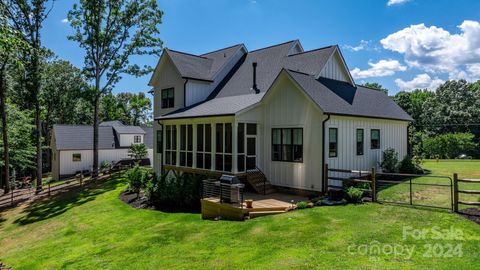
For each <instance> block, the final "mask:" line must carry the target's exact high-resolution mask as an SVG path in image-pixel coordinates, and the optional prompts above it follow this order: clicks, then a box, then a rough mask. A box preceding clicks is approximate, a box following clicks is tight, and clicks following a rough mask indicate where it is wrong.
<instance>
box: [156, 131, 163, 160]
mask: <svg viewBox="0 0 480 270" xmlns="http://www.w3.org/2000/svg"><path fill="white" fill-rule="evenodd" d="M162 136H163V134H162V130H157V154H162V153H163V138H162Z"/></svg>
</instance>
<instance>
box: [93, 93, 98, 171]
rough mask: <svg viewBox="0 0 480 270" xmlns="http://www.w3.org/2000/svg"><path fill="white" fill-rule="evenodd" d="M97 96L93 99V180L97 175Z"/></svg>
mask: <svg viewBox="0 0 480 270" xmlns="http://www.w3.org/2000/svg"><path fill="white" fill-rule="evenodd" d="M98 103H99V97H98V95H96V97H95V99H94V101H93V172H92V178H93V180H96V179H97V176H98V107H99V104H98Z"/></svg>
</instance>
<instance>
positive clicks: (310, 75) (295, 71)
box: [285, 68, 313, 77]
mask: <svg viewBox="0 0 480 270" xmlns="http://www.w3.org/2000/svg"><path fill="white" fill-rule="evenodd" d="M285 69H286V70H287V71H291V72H294V73H298V74H302V75H307V76H309V77H313V76H312V74H308V73H305V72H302V71H299V70H293V69H289V68H285Z"/></svg>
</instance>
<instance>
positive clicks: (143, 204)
mask: <svg viewBox="0 0 480 270" xmlns="http://www.w3.org/2000/svg"><path fill="white" fill-rule="evenodd" d="M120 200H122V201H123V202H124V203H126V204H128V205H130V206H131V207H133V208H137V209H150V210H158V211H162V212H167V213H195V214H198V213H200V210H201V209H200V205H198V206H195V207H180V206H170V205H155V204H151V203H149V202H148V200H147V198H145V195H144V194H143V192H140V196H138V197H137V194H136V193H132V192H130V191H128V190H126V191H124V192H122V193H120Z"/></svg>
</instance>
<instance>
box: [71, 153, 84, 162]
mask: <svg viewBox="0 0 480 270" xmlns="http://www.w3.org/2000/svg"><path fill="white" fill-rule="evenodd" d="M75 156H77V158H75ZM72 162H82V153H73V154H72Z"/></svg>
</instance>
